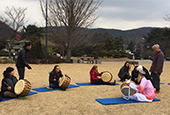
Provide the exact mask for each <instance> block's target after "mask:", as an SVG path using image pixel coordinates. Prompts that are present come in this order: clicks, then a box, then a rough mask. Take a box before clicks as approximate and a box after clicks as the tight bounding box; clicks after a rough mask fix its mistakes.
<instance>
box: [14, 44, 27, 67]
mask: <svg viewBox="0 0 170 115" xmlns="http://www.w3.org/2000/svg"><path fill="white" fill-rule="evenodd" d="M28 52H29V50H27V49H26V47H23V49H22V50H21V51H20V53H19V55H18V59H17V63H16V67H19V68H24V67H25V66H26V67H30V66H29V65H28V63H27V53H28Z"/></svg>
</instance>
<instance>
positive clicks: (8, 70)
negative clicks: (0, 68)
mask: <svg viewBox="0 0 170 115" xmlns="http://www.w3.org/2000/svg"><path fill="white" fill-rule="evenodd" d="M6 71H7V72H8V73H11V72H12V71H14V68H12V67H7V68H6Z"/></svg>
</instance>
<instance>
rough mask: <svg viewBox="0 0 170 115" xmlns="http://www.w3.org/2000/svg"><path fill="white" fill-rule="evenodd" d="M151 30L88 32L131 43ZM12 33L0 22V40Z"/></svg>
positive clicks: (96, 30) (149, 28)
mask: <svg viewBox="0 0 170 115" xmlns="http://www.w3.org/2000/svg"><path fill="white" fill-rule="evenodd" d="M155 28H156V27H155ZM50 29H54V27H49V30H50ZM57 29H61V27H58V28H57ZM151 29H153V27H143V28H137V29H131V30H118V29H104V28H95V29H88V30H87V31H88V34H95V33H101V34H103V33H108V34H110V35H112V36H113V37H122V38H124V39H128V40H130V41H131V40H132V41H136V40H137V39H140V38H142V37H143V36H147V34H148V33H149V32H150V30H151ZM12 32H13V30H12V29H11V28H10V27H9V26H8V25H6V24H5V23H3V22H1V21H0V38H1V37H5V38H8V37H9V36H10V35H11V33H12Z"/></svg>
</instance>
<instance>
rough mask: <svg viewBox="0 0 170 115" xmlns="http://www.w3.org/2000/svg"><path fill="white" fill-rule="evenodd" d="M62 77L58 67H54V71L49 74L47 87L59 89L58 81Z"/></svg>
mask: <svg viewBox="0 0 170 115" xmlns="http://www.w3.org/2000/svg"><path fill="white" fill-rule="evenodd" d="M60 77H63V74H62V72H61V70H60V67H59V66H58V65H56V66H54V69H53V70H52V71H51V72H50V75H49V87H50V88H57V87H59V79H60Z"/></svg>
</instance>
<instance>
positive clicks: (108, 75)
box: [101, 72, 112, 82]
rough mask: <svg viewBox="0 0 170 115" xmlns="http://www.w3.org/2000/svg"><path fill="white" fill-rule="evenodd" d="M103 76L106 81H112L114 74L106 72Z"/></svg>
mask: <svg viewBox="0 0 170 115" xmlns="http://www.w3.org/2000/svg"><path fill="white" fill-rule="evenodd" d="M101 78H102V81H104V82H110V81H111V80H112V74H111V73H109V72H104V73H103V74H102V75H101Z"/></svg>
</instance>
